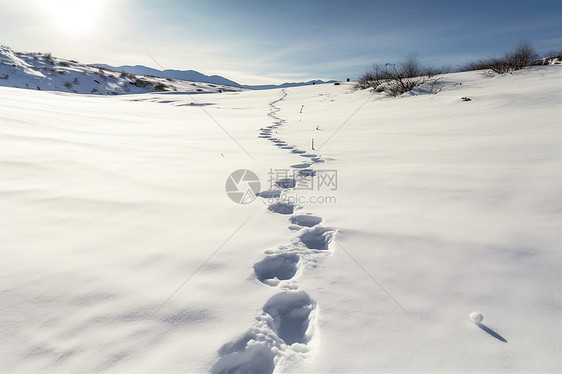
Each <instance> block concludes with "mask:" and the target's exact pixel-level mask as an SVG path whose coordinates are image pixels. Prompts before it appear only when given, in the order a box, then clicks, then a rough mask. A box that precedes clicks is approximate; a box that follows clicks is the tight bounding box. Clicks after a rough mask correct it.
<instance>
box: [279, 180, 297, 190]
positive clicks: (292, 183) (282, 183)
mask: <svg viewBox="0 0 562 374" xmlns="http://www.w3.org/2000/svg"><path fill="white" fill-rule="evenodd" d="M275 184H276V185H277V187H281V188H295V187H296V185H297V181H296V179H293V178H283V179H279V180H278V181H277V182H275Z"/></svg>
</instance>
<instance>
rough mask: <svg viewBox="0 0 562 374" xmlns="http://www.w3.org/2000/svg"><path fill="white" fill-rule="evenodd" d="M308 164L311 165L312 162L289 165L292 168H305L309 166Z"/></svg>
mask: <svg viewBox="0 0 562 374" xmlns="http://www.w3.org/2000/svg"><path fill="white" fill-rule="evenodd" d="M310 165H312V164H311V163H308V162H302V163H300V164H294V165H291V167H292V168H293V169H306V168H309V167H310Z"/></svg>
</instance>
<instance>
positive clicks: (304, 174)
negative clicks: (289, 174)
mask: <svg viewBox="0 0 562 374" xmlns="http://www.w3.org/2000/svg"><path fill="white" fill-rule="evenodd" d="M298 174H299V175H300V176H301V177H314V176H315V175H316V170H312V169H302V170H299V172H298Z"/></svg>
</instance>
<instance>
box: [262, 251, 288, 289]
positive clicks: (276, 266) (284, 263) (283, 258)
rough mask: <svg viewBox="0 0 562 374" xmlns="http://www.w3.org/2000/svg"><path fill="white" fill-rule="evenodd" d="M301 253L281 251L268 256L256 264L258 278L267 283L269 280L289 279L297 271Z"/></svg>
mask: <svg viewBox="0 0 562 374" xmlns="http://www.w3.org/2000/svg"><path fill="white" fill-rule="evenodd" d="M298 262H299V255H297V254H296V253H281V254H278V255H274V256H268V257H266V258H264V259H263V260H261V261H260V262H258V263H256V264H255V265H254V271H255V273H256V276H257V277H258V279H259V280H260V281H261V282H263V283H267V282H266V281H268V280H275V278H277V279H278V280H287V279H291V278H292V277H294V276H295V274H296V273H297V264H298Z"/></svg>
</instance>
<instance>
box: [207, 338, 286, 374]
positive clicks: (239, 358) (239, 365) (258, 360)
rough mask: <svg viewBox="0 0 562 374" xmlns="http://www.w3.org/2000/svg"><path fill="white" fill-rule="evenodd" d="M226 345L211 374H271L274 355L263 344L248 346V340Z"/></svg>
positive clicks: (273, 366)
mask: <svg viewBox="0 0 562 374" xmlns="http://www.w3.org/2000/svg"><path fill="white" fill-rule="evenodd" d="M245 340H246V341H244V340H240V341H238V342H235V343H233V344H226V345H225V346H223V347H222V348H221V350H220V351H219V354H220V355H221V356H222V357H221V358H220V359H219V360H218V361H217V362H216V363H215V365H214V366H213V369H212V371H211V373H212V374H271V373H273V370H274V369H275V363H274V362H273V358H274V357H275V355H274V354H273V352H272V351H271V349H270V348H269V347H268V346H267V345H266V344H265V343H254V344H252V345H249V344H248V341H249V339H245Z"/></svg>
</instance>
